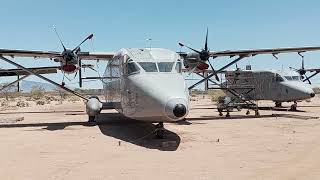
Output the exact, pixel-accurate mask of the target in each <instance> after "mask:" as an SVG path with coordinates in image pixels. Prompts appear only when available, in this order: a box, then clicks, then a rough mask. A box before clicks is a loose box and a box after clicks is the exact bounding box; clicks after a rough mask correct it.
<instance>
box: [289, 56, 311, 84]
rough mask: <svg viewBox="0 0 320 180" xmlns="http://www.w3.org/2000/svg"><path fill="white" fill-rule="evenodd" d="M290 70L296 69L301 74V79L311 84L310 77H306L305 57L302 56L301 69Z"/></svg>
mask: <svg viewBox="0 0 320 180" xmlns="http://www.w3.org/2000/svg"><path fill="white" fill-rule="evenodd" d="M290 69H294V70H295V71H297V72H298V73H299V74H300V76H301V79H306V80H307V81H308V83H309V84H311V81H310V78H308V76H307V75H306V73H307V71H306V69H305V66H304V57H303V56H302V60H301V68H300V69H296V68H293V67H290Z"/></svg>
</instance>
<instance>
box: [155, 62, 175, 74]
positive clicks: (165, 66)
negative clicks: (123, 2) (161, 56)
mask: <svg viewBox="0 0 320 180" xmlns="http://www.w3.org/2000/svg"><path fill="white" fill-rule="evenodd" d="M172 67H173V62H158V68H159V71H160V72H171V71H172Z"/></svg>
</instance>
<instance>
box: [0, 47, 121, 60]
mask: <svg viewBox="0 0 320 180" xmlns="http://www.w3.org/2000/svg"><path fill="white" fill-rule="evenodd" d="M0 55H2V56H10V57H32V58H49V59H61V58H62V55H61V53H60V52H55V51H29V50H16V49H0ZM77 55H78V57H79V58H80V59H83V60H109V59H112V58H113V56H114V55H115V53H112V52H102V53H95V52H80V53H79V54H77Z"/></svg>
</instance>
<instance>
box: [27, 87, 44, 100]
mask: <svg viewBox="0 0 320 180" xmlns="http://www.w3.org/2000/svg"><path fill="white" fill-rule="evenodd" d="M30 93H31V97H30V100H40V99H42V98H43V97H44V94H45V89H44V88H42V87H39V86H33V87H32V89H31V92H30Z"/></svg>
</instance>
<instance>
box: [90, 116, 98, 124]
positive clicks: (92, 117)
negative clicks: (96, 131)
mask: <svg viewBox="0 0 320 180" xmlns="http://www.w3.org/2000/svg"><path fill="white" fill-rule="evenodd" d="M95 118H96V117H95V116H89V121H88V125H89V126H95V125H97V121H96V120H95Z"/></svg>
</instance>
